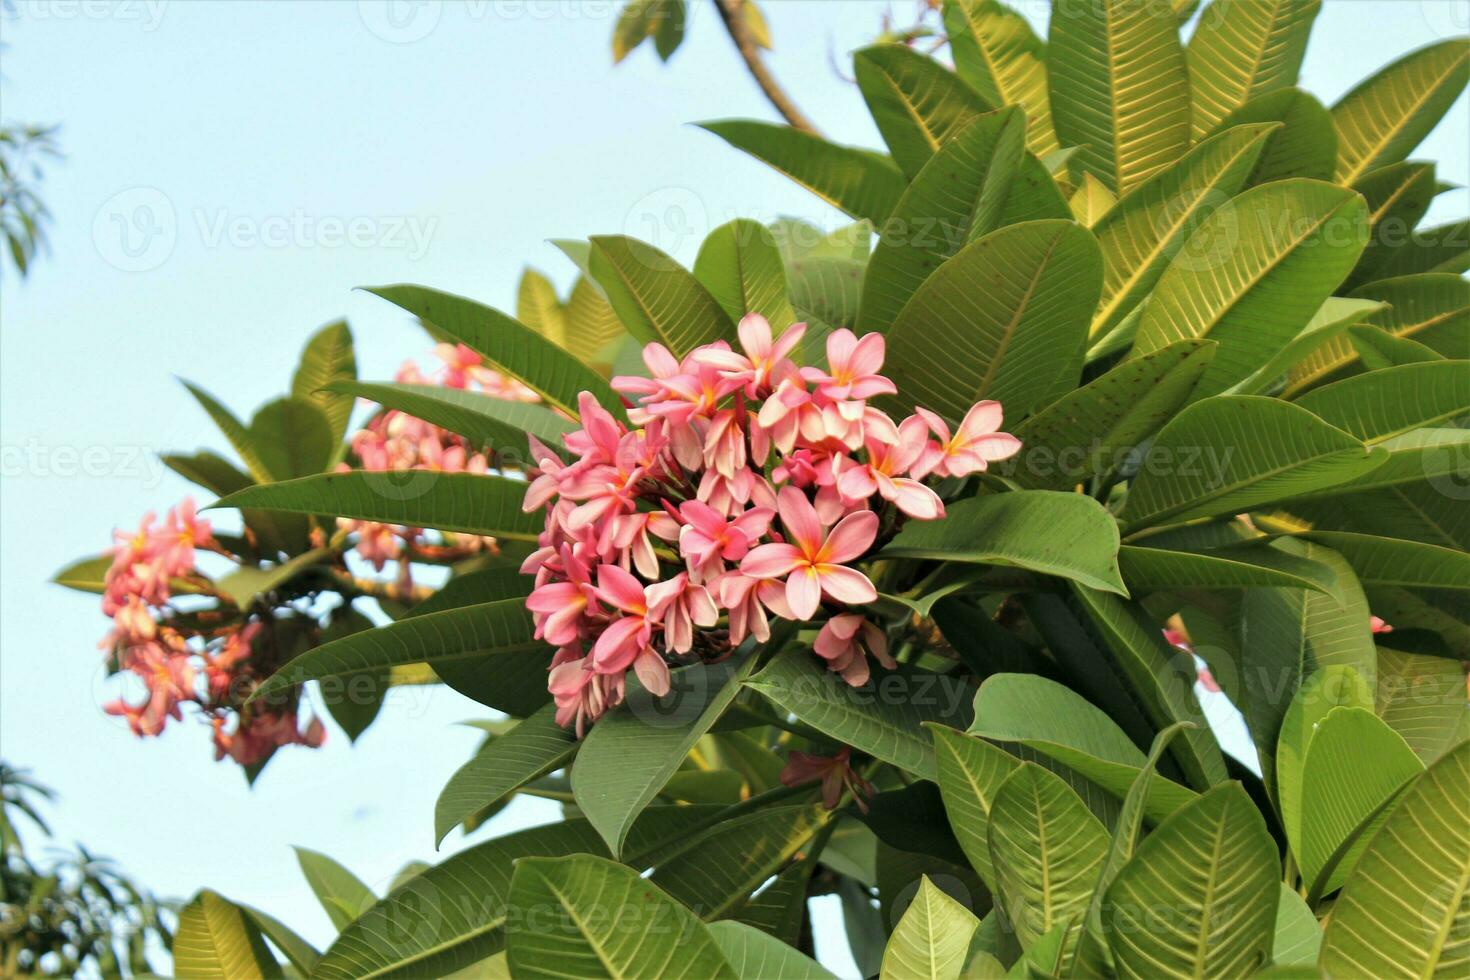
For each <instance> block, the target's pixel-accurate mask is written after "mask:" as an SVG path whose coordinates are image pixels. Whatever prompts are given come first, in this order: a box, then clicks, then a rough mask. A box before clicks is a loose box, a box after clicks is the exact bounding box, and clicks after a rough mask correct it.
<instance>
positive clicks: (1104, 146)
mask: <svg viewBox="0 0 1470 980" xmlns="http://www.w3.org/2000/svg"><path fill="white" fill-rule="evenodd" d="M1047 71H1048V73H1049V77H1050V81H1051V111H1052V121H1053V122H1054V123H1055V125H1056V129H1057V138H1058V139H1060V140H1061V142H1062V145H1063V146H1077V147H1081V150H1080V151H1079V152H1078V154H1077V156H1076V158H1075V159H1076V162H1077V165H1078V166H1079V167H1080V168H1081V169H1082V170H1083V171H1084V172H1086V173H1091V174H1092V175H1093V176H1095V177H1097V178H1098V179H1099V180H1101V181H1102V182H1103V184H1105V185H1106V186H1107V187H1108V189H1110V190H1112V191H1113V192H1114V193H1116V194H1118V195H1120V196H1121V195H1123V194H1127V193H1128V192H1129V191H1131V190H1133V188H1134V187H1136V186H1138V184H1140V183H1141V182H1142V181H1143V180H1145V179H1146V178H1148V177H1149V176H1150V175H1152V174H1153V172H1154V171H1156V170H1158V169H1160V168H1161V167H1165V166H1168V165H1169V164H1172V163H1174V162H1175V161H1176V160H1178V159H1179V158H1180V157H1181V156H1183V155H1184V152H1185V151H1186V150H1187V149H1189V119H1190V107H1189V69H1188V67H1187V66H1186V64H1185V59H1184V48H1183V46H1182V45H1181V44H1180V43H1179V29H1178V27H1177V26H1176V21H1175V18H1174V17H1173V16H1172V15H1171V14H1170V12H1169V11H1167V10H1163V9H1160V8H1159V7H1158V6H1157V5H1154V4H1146V3H1133V2H1131V0H1100V2H1097V3H1077V4H1066V5H1063V6H1059V7H1058V8H1057V9H1056V10H1054V11H1052V19H1051V38H1050V43H1049V44H1048V46H1047Z"/></svg>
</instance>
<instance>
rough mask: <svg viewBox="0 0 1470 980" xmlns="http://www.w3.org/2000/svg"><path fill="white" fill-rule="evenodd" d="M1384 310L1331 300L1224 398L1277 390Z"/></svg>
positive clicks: (1367, 303)
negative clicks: (1301, 365)
mask: <svg viewBox="0 0 1470 980" xmlns="http://www.w3.org/2000/svg"><path fill="white" fill-rule="evenodd" d="M1384 307H1385V304H1383V303H1380V302H1378V301H1377V300H1370V299H1345V298H1343V297H1340V296H1329V297H1328V298H1327V299H1326V300H1324V301H1323V303H1322V305H1321V307H1319V308H1318V310H1317V312H1316V313H1315V314H1313V316H1312V319H1311V320H1309V321H1307V325H1306V326H1305V327H1302V329H1301V332H1299V333H1298V334H1297V335H1296V336H1295V337H1293V338H1292V339H1291V340H1289V341H1287V342H1286V343H1285V344H1283V345H1282V346H1281V347H1280V348H1278V349H1277V350H1275V351H1273V352H1272V353H1271V355H1270V356H1269V357H1268V358H1267V359H1266V362H1265V363H1264V364H1262V365H1261V366H1260V367H1258V368H1256V370H1255V371H1253V372H1251V373H1250V374H1248V375H1246V376H1245V377H1244V378H1242V379H1241V380H1239V381H1237V382H1236V383H1235V384H1233V385H1231V386H1230V387H1229V388H1226V389H1225V391H1224V394H1227V395H1256V394H1260V393H1261V392H1263V391H1266V390H1268V389H1270V388H1273V387H1275V386H1276V385H1277V383H1278V382H1280V381H1281V378H1282V375H1286V374H1289V373H1290V369H1291V367H1292V366H1293V365H1295V364H1297V363H1298V362H1300V361H1301V360H1303V359H1304V358H1307V357H1310V356H1313V355H1314V354H1315V353H1316V351H1317V350H1318V349H1320V348H1322V347H1324V346H1326V345H1330V344H1332V343H1333V341H1334V340H1335V339H1336V338H1337V337H1338V336H1339V335H1340V334H1341V333H1342V332H1343V331H1344V330H1346V331H1347V332H1348V333H1349V334H1350V335H1351V334H1352V333H1353V332H1354V331H1355V330H1360V329H1364V328H1362V327H1360V326H1358V323H1359V321H1361V320H1363V319H1365V318H1367V317H1370V316H1372V315H1374V314H1375V313H1379V312H1381V311H1382V310H1383V309H1384ZM1368 329H1375V330H1376V329H1377V328H1376V327H1375V328H1368ZM1380 332H1381V331H1380Z"/></svg>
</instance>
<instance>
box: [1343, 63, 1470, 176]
mask: <svg viewBox="0 0 1470 980" xmlns="http://www.w3.org/2000/svg"><path fill="white" fill-rule="evenodd" d="M1467 78H1470V41H1466V40H1464V39H1462V38H1453V39H1451V40H1448V41H1441V42H1439V43H1438V44H1431V45H1429V46H1428V47H1425V48H1420V49H1419V50H1418V51H1414V52H1412V53H1410V54H1407V55H1405V56H1404V57H1402V58H1400V59H1399V60H1398V61H1395V62H1394V63H1393V64H1391V65H1389V66H1387V67H1386V68H1384V69H1382V70H1381V71H1379V72H1378V73H1377V74H1375V75H1373V76H1372V77H1371V78H1368V79H1367V80H1365V81H1363V82H1362V83H1361V84H1359V85H1358V86H1357V87H1356V88H1354V89H1353V90H1352V91H1351V92H1349V93H1348V94H1347V95H1345V96H1343V98H1342V101H1340V102H1338V103H1337V105H1335V106H1333V107H1332V121H1333V122H1334V123H1335V124H1336V125H1337V132H1338V136H1339V138H1340V142H1339V144H1338V151H1337V179H1338V180H1339V181H1341V182H1342V183H1345V184H1350V183H1352V182H1353V181H1355V180H1357V179H1358V178H1359V177H1360V176H1362V175H1363V174H1365V173H1367V172H1368V171H1370V170H1376V169H1377V168H1379V167H1383V166H1387V165H1388V164H1390V163H1398V162H1399V161H1400V160H1403V159H1404V158H1405V157H1407V156H1408V155H1409V154H1410V153H1412V152H1414V147H1416V146H1418V145H1419V142H1420V141H1421V140H1423V139H1424V137H1426V136H1428V135H1429V132H1430V130H1432V129H1434V127H1435V125H1436V124H1438V123H1439V120H1440V118H1441V117H1443V116H1444V114H1445V113H1446V112H1447V111H1449V108H1450V106H1451V105H1453V104H1454V102H1455V99H1456V98H1458V97H1459V95H1460V92H1461V91H1462V90H1463V89H1464V88H1465V82H1466V79H1467Z"/></svg>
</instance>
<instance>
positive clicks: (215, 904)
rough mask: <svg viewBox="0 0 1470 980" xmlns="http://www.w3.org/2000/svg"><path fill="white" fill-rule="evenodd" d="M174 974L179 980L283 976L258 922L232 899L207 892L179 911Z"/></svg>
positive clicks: (253, 979)
mask: <svg viewBox="0 0 1470 980" xmlns="http://www.w3.org/2000/svg"><path fill="white" fill-rule="evenodd" d="M172 953H173V961H174V972H175V974H176V975H177V976H179V977H180V978H181V980H237V978H239V980H260V978H264V977H279V976H281V968H280V966H279V965H278V964H277V963H276V960H275V957H273V956H272V955H271V954H270V950H268V949H267V948H266V946H265V942H264V940H262V939H261V938H260V932H259V930H258V929H257V928H256V926H255V923H254V922H252V921H251V919H250V918H249V916H248V915H247V914H246V913H245V911H244V910H243V909H241V908H240V907H239V906H237V905H235V904H234V903H232V902H231V901H229V899H226V898H223V897H222V896H220V895H218V894H216V893H214V892H212V891H210V890H208V889H205V890H204V891H201V892H200V893H199V894H198V895H196V896H194V899H193V901H191V902H190V903H189V904H188V905H185V906H184V907H183V909H181V910H180V911H179V924H178V929H177V930H176V932H175V933H174V937H173V948H172Z"/></svg>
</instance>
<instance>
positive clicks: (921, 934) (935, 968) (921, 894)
mask: <svg viewBox="0 0 1470 980" xmlns="http://www.w3.org/2000/svg"><path fill="white" fill-rule="evenodd" d="M979 925H980V920H979V919H977V918H975V916H974V915H973V914H972V913H971V912H970V910H969V909H967V908H965V907H964V906H963V905H961V904H960V903H959V902H957V901H955V900H954V899H952V898H950V897H949V896H948V895H946V894H945V893H944V892H942V891H940V890H939V889H938V888H935V887H934V883H933V882H932V881H930V880H929V877H928V875H923V876H921V877H920V879H919V891H918V893H917V894H916V895H914V899H913V901H912V902H911V903H910V904H909V907H908V910H907V911H905V912H904V914H903V918H902V919H900V920H899V921H898V925H897V926H896V927H894V930H893V935H892V936H890V937H889V938H888V946H887V948H886V949H885V950H884V951H883V969H882V971H881V972H880V973H879V977H880V978H881V980H957V978H958V977H959V975H960V970H961V968H963V967H964V965H965V959H966V954H967V953H968V952H969V950H970V937H971V936H973V935H974V934H975V930H976V929H977V928H978V927H979Z"/></svg>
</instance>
